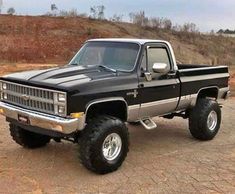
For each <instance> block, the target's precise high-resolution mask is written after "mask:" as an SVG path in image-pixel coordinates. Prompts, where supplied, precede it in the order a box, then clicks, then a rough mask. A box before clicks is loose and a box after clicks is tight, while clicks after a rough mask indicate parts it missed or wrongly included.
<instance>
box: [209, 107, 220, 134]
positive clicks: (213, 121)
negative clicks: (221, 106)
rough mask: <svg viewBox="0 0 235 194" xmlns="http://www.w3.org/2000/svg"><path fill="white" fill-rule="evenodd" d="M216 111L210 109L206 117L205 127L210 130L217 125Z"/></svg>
mask: <svg viewBox="0 0 235 194" xmlns="http://www.w3.org/2000/svg"><path fill="white" fill-rule="evenodd" d="M217 120H218V118H217V113H216V112H215V111H211V112H210V114H209V115H208V117H207V127H208V129H209V130H210V131H214V130H215V127H216V125H217Z"/></svg>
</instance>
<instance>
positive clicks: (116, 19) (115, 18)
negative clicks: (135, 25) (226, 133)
mask: <svg viewBox="0 0 235 194" xmlns="http://www.w3.org/2000/svg"><path fill="white" fill-rule="evenodd" d="M122 18H123V15H122V14H121V15H117V14H114V15H113V16H112V17H111V18H110V19H109V20H110V21H112V22H122Z"/></svg>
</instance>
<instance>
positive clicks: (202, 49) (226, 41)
mask: <svg viewBox="0 0 235 194" xmlns="http://www.w3.org/2000/svg"><path fill="white" fill-rule="evenodd" d="M100 37H133V38H151V39H163V40H168V41H170V43H171V44H172V45H173V47H174V50H175V52H176V57H177V59H178V60H179V61H181V62H183V63H201V64H227V65H234V61H235V54H234V53H235V38H226V37H222V36H218V37H217V36H208V35H202V34H194V35H193V34H190V33H180V32H175V31H171V30H164V29H153V28H143V27H139V26H137V25H134V24H130V23H118V22H115V23H114V22H109V21H100V20H93V19H89V18H81V17H69V18H68V17H67V18H65V17H48V16H41V17H40V16H10V15H1V16H0V63H61V64H62V63H66V62H68V61H69V59H71V58H72V56H73V55H74V54H75V53H76V52H77V50H78V49H79V48H80V47H81V44H82V43H83V42H84V41H85V40H87V39H91V38H100Z"/></svg>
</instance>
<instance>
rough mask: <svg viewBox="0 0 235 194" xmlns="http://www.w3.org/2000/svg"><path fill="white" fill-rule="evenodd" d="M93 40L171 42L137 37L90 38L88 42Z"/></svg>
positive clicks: (142, 42)
mask: <svg viewBox="0 0 235 194" xmlns="http://www.w3.org/2000/svg"><path fill="white" fill-rule="evenodd" d="M91 41H110V42H132V43H138V44H141V45H143V44H145V43H148V42H161V43H167V44H169V42H167V41H164V40H153V39H135V38H98V39H91V40H88V42H91Z"/></svg>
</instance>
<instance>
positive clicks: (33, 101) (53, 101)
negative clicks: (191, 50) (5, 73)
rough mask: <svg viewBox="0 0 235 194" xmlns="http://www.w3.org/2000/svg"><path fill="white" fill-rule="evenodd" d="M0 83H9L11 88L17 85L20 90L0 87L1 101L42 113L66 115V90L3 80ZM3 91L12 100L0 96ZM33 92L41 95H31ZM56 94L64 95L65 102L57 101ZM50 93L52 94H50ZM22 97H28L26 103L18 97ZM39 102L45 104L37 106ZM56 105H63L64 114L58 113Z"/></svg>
mask: <svg viewBox="0 0 235 194" xmlns="http://www.w3.org/2000/svg"><path fill="white" fill-rule="evenodd" d="M0 83H1V85H2V84H3V83H6V84H9V85H11V87H13V88H15V86H16V87H17V86H19V90H20V92H17V91H12V90H9V89H6V90H4V89H3V88H2V87H1V101H3V102H6V103H11V104H14V105H16V106H20V107H23V108H26V109H30V110H34V111H39V112H44V113H49V114H56V115H59V116H66V115H67V93H66V92H63V91H58V90H51V89H46V88H41V87H34V86H29V85H24V84H19V83H15V82H10V81H5V80H0ZM33 91H34V92H33ZM36 91H37V92H36ZM44 91H45V92H48V93H47V94H46V95H45V96H43V94H44ZM41 92H42V93H41ZM3 93H5V94H7V95H10V96H11V97H12V100H9V99H3V98H2V94H3ZM27 93H28V94H27ZM33 93H37V94H40V95H42V97H40V95H36V94H35V95H33ZM58 94H63V95H65V102H59V101H58ZM48 95H49V96H48ZM50 95H52V96H50ZM24 97H28V100H27V101H28V103H26V101H21V100H20V99H23V98H24ZM13 99H14V100H13ZM17 99H18V100H17ZM23 102H24V103H23ZM40 103H46V104H42V105H40V106H39V104H40ZM50 105H51V106H53V110H51V108H49V106H50ZM41 106H42V107H41ZM58 106H64V107H65V113H64V114H59V113H58Z"/></svg>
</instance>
